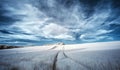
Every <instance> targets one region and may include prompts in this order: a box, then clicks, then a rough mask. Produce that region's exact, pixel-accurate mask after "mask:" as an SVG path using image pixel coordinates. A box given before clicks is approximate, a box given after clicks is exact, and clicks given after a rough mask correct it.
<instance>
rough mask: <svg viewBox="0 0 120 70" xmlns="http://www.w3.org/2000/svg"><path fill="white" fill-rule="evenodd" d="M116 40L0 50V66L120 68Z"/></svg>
mask: <svg viewBox="0 0 120 70" xmlns="http://www.w3.org/2000/svg"><path fill="white" fill-rule="evenodd" d="M119 53H120V41H115V42H101V43H87V44H72V45H64V44H63V43H58V44H54V45H48V46H34V47H24V48H14V49H5V50H0V70H120V66H119V65H120V55H119Z"/></svg>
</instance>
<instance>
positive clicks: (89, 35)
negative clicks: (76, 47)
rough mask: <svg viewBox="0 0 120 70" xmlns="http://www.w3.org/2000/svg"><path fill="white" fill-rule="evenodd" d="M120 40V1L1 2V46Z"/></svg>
mask: <svg viewBox="0 0 120 70" xmlns="http://www.w3.org/2000/svg"><path fill="white" fill-rule="evenodd" d="M118 40H120V0H0V44H9V45H24V46H25V45H43V44H49V43H56V42H64V43H67V44H70V43H87V42H102V41H118Z"/></svg>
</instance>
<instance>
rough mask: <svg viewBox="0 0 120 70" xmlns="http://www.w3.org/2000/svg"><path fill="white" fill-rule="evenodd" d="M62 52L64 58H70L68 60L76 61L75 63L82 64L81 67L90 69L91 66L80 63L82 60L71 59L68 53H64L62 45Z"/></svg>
mask: <svg viewBox="0 0 120 70" xmlns="http://www.w3.org/2000/svg"><path fill="white" fill-rule="evenodd" d="M62 53H63V55H64V57H65V58H68V59H70V60H72V61H74V62H75V63H77V64H79V65H82V66H83V67H85V68H87V69H88V70H90V69H91V67H89V66H87V65H85V64H84V63H82V62H80V61H77V60H75V59H73V58H71V57H69V56H68V55H66V53H65V51H64V46H63V50H62Z"/></svg>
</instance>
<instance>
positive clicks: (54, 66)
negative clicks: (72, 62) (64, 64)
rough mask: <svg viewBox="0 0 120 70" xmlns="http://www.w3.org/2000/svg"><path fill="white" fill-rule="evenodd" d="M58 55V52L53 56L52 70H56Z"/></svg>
mask: <svg viewBox="0 0 120 70" xmlns="http://www.w3.org/2000/svg"><path fill="white" fill-rule="evenodd" d="M58 54H59V52H57V54H56V55H55V58H54V61H53V67H52V70H57V68H56V67H57V58H58Z"/></svg>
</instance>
